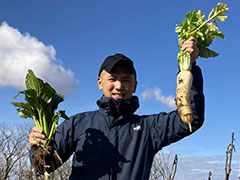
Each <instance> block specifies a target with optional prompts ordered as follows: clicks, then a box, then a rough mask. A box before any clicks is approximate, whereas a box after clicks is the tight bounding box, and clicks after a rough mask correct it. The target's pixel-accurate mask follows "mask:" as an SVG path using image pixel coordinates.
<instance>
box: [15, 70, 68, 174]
mask: <svg viewBox="0 0 240 180" xmlns="http://www.w3.org/2000/svg"><path fill="white" fill-rule="evenodd" d="M25 84H26V88H27V89H26V90H24V91H20V92H19V93H18V94H17V95H16V96H15V97H14V98H17V97H18V96H19V95H20V94H23V95H25V101H26V102H12V104H13V105H14V106H16V107H17V112H18V114H19V115H20V117H22V118H32V119H33V120H34V122H35V124H36V126H37V127H38V128H40V129H41V130H43V133H44V135H45V137H46V143H45V144H39V146H40V148H38V149H37V150H38V151H35V152H34V153H35V154H34V159H35V158H36V159H41V160H39V161H40V162H41V161H42V164H44V165H43V168H42V171H45V172H44V174H45V177H46V178H45V179H47V172H46V168H47V166H48V163H46V160H45V159H42V154H46V155H47V154H50V151H49V149H51V147H50V146H49V144H50V142H51V138H52V136H53V134H54V133H55V131H56V128H57V124H58V120H59V118H60V117H62V118H64V119H69V118H68V116H67V115H66V114H65V111H57V112H55V110H56V109H57V108H58V104H59V103H61V102H62V101H63V100H64V96H63V95H61V94H57V93H56V91H55V90H54V89H53V88H52V87H51V86H50V85H49V84H48V83H44V82H43V81H42V80H41V79H39V78H37V77H36V76H35V74H34V73H33V71H32V70H28V74H27V76H26V81H25ZM38 152H39V153H38ZM38 154H39V155H38ZM40 154H41V155H40ZM51 155H52V156H55V157H56V158H57V159H59V156H58V154H57V152H54V153H53V154H51ZM40 156H41V157H40ZM59 160H60V159H59ZM60 161H61V160H60ZM36 166H37V165H36ZM37 169H39V167H37ZM40 169H41V168H40ZM35 170H36V168H35Z"/></svg>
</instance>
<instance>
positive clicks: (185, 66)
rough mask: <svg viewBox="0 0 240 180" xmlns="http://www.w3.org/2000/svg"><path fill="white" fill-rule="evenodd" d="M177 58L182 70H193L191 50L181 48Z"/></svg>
mask: <svg viewBox="0 0 240 180" xmlns="http://www.w3.org/2000/svg"><path fill="white" fill-rule="evenodd" d="M177 59H178V65H179V68H180V71H191V69H192V60H191V55H190V53H189V52H187V51H182V50H180V52H179V53H178V56H177Z"/></svg>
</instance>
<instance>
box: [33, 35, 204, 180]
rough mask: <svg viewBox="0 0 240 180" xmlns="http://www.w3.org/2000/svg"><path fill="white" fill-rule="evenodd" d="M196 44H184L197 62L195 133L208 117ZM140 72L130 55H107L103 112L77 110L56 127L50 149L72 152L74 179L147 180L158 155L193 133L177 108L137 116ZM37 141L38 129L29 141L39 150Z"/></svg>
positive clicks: (193, 99)
mask: <svg viewBox="0 0 240 180" xmlns="http://www.w3.org/2000/svg"><path fill="white" fill-rule="evenodd" d="M196 44H197V43H196V39H194V38H190V39H189V40H187V41H186V42H181V44H180V46H181V48H182V50H186V51H188V52H190V54H191V56H192V60H193V66H192V74H193V85H192V89H191V92H190V101H191V108H192V110H193V117H194V120H193V122H192V130H193V132H194V131H196V130H197V129H198V128H200V127H201V125H202V123H203V120H204V95H203V85H202V84H203V82H202V75H201V70H200V68H199V67H198V66H196V63H195V60H196V58H197V56H198V49H197V45H196ZM136 76H137V75H136V71H135V68H134V66H133V62H132V61H131V60H130V59H129V58H128V57H126V56H124V55H122V54H115V55H113V56H109V57H107V58H106V59H105V61H104V62H103V64H102V65H101V67H100V70H99V76H98V87H99V89H100V90H102V91H103V96H102V97H101V99H100V100H98V101H97V104H98V106H99V110H96V111H91V112H84V113H79V114H76V115H74V116H72V117H71V118H70V120H67V121H64V122H63V123H62V124H61V125H60V126H59V127H58V129H57V132H56V134H55V136H54V137H53V140H52V147H53V149H55V150H56V151H57V153H58V155H59V156H60V157H61V159H62V160H63V162H64V161H66V160H67V159H68V158H69V157H70V156H71V155H72V154H73V153H74V156H73V163H72V174H71V176H70V179H71V180H72V179H78V180H85V179H91V180H97V179H102V180H105V179H112V180H117V179H118V180H140V179H142V180H148V179H149V174H150V169H151V166H152V161H153V158H154V155H155V154H156V153H157V152H158V151H159V150H161V149H162V148H163V147H164V146H167V145H169V144H171V143H173V142H176V141H178V140H180V139H182V138H184V137H186V136H188V135H189V134H190V132H189V127H188V125H186V124H185V123H183V122H182V120H181V119H180V117H179V115H178V112H177V110H175V111H172V112H169V113H163V112H162V113H159V114H152V115H143V116H139V115H136V114H134V112H135V111H136V110H137V108H138V107H139V104H138V98H137V97H136V96H133V93H134V92H135V90H136V87H137V80H136ZM36 139H38V141H41V142H44V135H43V134H42V131H41V130H40V129H38V128H36V127H34V128H33V131H32V133H31V134H30V135H29V145H30V147H31V148H33V149H35V150H36V149H37V141H36ZM52 168H53V169H54V168H56V167H52ZM49 170H50V169H49Z"/></svg>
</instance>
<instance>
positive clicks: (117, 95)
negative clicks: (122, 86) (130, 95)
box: [112, 93, 124, 99]
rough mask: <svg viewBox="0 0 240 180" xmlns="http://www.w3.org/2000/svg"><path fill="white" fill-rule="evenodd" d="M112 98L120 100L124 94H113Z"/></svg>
mask: <svg viewBox="0 0 240 180" xmlns="http://www.w3.org/2000/svg"><path fill="white" fill-rule="evenodd" d="M112 97H113V98H114V99H122V98H123V97H124V94H122V93H113V94H112Z"/></svg>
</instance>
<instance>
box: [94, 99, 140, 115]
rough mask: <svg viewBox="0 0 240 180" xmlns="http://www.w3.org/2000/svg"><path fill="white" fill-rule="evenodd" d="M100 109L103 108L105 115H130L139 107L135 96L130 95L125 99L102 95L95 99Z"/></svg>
mask: <svg viewBox="0 0 240 180" xmlns="http://www.w3.org/2000/svg"><path fill="white" fill-rule="evenodd" d="M97 105H98V106H99V109H100V110H103V111H104V112H105V113H106V114H107V115H111V116H113V117H119V116H121V115H131V114H133V113H134V112H135V111H136V110H137V109H138V108H139V101H138V97H137V96H132V97H131V98H130V99H127V100H121V99H119V100H117V101H116V100H115V99H113V98H109V97H105V96H102V97H101V99H99V100H98V101H97Z"/></svg>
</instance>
